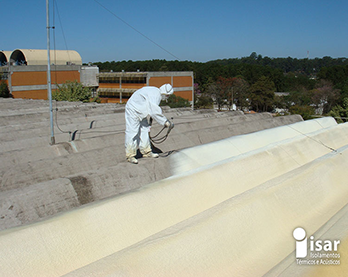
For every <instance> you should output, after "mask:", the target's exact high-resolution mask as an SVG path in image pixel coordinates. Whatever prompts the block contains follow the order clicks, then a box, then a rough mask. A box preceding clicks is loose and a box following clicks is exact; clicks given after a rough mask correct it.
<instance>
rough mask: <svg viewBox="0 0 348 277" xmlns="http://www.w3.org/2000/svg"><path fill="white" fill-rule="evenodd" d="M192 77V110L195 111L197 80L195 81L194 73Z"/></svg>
mask: <svg viewBox="0 0 348 277" xmlns="http://www.w3.org/2000/svg"><path fill="white" fill-rule="evenodd" d="M191 77H192V110H193V111H194V109H195V80H194V79H193V72H192V73H191Z"/></svg>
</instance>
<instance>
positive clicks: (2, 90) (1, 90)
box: [0, 81, 10, 98]
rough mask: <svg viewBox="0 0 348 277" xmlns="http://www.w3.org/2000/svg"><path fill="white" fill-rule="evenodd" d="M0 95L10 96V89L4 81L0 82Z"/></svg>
mask: <svg viewBox="0 0 348 277" xmlns="http://www.w3.org/2000/svg"><path fill="white" fill-rule="evenodd" d="M0 97H3V98H8V97H10V90H9V89H8V86H7V84H6V83H5V82H4V81H1V82H0Z"/></svg>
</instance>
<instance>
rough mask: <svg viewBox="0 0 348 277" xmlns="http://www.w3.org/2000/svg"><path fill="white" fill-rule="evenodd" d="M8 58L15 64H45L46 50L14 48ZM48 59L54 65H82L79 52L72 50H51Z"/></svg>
mask: <svg viewBox="0 0 348 277" xmlns="http://www.w3.org/2000/svg"><path fill="white" fill-rule="evenodd" d="M10 59H11V60H13V62H14V63H15V64H17V65H21V64H26V65H46V64H47V50H41V49H16V50H14V51H13V52H12V54H11V57H10ZM50 60H51V64H56V65H69V64H76V65H82V59H81V56H80V54H79V53H78V52H76V51H74V50H51V51H50Z"/></svg>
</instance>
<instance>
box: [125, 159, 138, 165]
mask: <svg viewBox="0 0 348 277" xmlns="http://www.w3.org/2000/svg"><path fill="white" fill-rule="evenodd" d="M127 161H128V162H130V163H132V164H137V163H138V160H137V159H136V158H135V157H128V158H127Z"/></svg>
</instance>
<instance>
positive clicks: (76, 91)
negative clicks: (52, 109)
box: [52, 81, 92, 102]
mask: <svg viewBox="0 0 348 277" xmlns="http://www.w3.org/2000/svg"><path fill="white" fill-rule="evenodd" d="M91 94H92V92H91V89H90V88H87V87H83V86H82V84H81V83H79V82H77V81H73V82H72V81H67V82H65V83H64V84H62V85H59V86H58V90H57V91H54V92H53V93H52V99H54V100H57V101H71V102H73V101H82V102H89V101H90V98H91Z"/></svg>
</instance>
